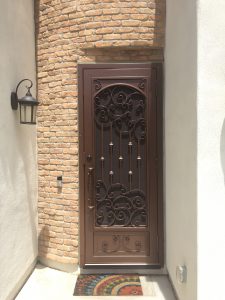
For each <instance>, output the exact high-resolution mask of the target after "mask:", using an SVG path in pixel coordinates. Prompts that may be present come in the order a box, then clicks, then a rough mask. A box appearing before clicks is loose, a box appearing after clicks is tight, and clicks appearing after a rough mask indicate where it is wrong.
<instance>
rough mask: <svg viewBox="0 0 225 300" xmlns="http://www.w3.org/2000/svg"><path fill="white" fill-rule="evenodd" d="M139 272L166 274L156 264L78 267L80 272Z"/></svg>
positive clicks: (89, 265) (165, 271)
mask: <svg viewBox="0 0 225 300" xmlns="http://www.w3.org/2000/svg"><path fill="white" fill-rule="evenodd" d="M127 273H129V274H139V275H167V274H168V273H167V270H166V268H165V267H163V268H161V267H159V266H158V265H156V266H154V265H147V264H146V265H143V264H142V265H138V264H137V265H135V264H132V265H125V264H124V265H115V264H101V265H98V264H86V265H85V266H84V267H83V268H80V274H127Z"/></svg>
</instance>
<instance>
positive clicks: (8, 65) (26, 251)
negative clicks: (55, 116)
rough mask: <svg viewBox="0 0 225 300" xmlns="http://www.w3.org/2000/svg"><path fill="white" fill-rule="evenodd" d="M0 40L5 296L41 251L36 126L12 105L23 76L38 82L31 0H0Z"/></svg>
mask: <svg viewBox="0 0 225 300" xmlns="http://www.w3.org/2000/svg"><path fill="white" fill-rule="evenodd" d="M0 41H1V42H0V44H1V46H0V95H1V101H0V102H1V109H0V141H1V142H0V298H1V299H2V300H5V299H12V298H13V296H14V295H15V292H17V290H18V288H20V287H21V284H22V283H23V280H24V278H25V276H27V275H28V273H29V271H30V270H31V268H32V266H33V263H34V261H35V259H36V256H37V232H36V221H37V207H36V206H37V188H36V182H37V178H36V171H37V166H36V127H35V126H28V125H20V124H19V114H18V112H15V111H13V110H12V109H11V105H10V94H11V91H13V90H15V88H16V85H17V83H18V82H19V81H20V80H21V79H23V78H26V77H28V78H31V79H32V80H34V81H35V44H34V19H33V4H32V1H30V0H18V1H13V0H9V1H3V0H1V1H0ZM24 92H25V91H21V93H24ZM32 92H33V95H35V88H34V89H32Z"/></svg>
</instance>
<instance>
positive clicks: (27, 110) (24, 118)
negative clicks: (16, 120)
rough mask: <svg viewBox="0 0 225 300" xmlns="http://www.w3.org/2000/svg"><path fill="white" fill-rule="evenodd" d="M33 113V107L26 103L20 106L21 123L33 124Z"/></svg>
mask: <svg viewBox="0 0 225 300" xmlns="http://www.w3.org/2000/svg"><path fill="white" fill-rule="evenodd" d="M31 111H32V106H31V105H27V104H24V103H21V104H20V123H21V124H27V123H31Z"/></svg>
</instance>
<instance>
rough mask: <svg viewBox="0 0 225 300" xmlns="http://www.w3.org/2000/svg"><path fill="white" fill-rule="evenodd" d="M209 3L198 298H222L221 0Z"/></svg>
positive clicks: (201, 51)
mask: <svg viewBox="0 0 225 300" xmlns="http://www.w3.org/2000/svg"><path fill="white" fill-rule="evenodd" d="M214 4H215V3H214ZM214 4H213V3H212V1H210V0H200V1H199V11H198V70H199V71H198V270H199V271H198V300H210V299H225V289H224V269H225V255H224V253H225V234H224V230H225V179H224V178H225V60H224V58H225V18H224V11H225V2H224V1H223V0H218V1H216V5H214Z"/></svg>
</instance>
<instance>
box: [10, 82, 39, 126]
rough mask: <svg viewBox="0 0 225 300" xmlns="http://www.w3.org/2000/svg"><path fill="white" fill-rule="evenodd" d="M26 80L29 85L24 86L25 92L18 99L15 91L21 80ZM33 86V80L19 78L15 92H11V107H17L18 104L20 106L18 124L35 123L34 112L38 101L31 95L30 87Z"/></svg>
mask: <svg viewBox="0 0 225 300" xmlns="http://www.w3.org/2000/svg"><path fill="white" fill-rule="evenodd" d="M25 80H28V81H29V82H30V86H26V88H27V93H26V95H25V96H24V97H22V98H21V99H18V95H17V91H18V88H19V86H20V84H21V83H22V82H24V81H25ZM32 86H33V82H32V81H31V80H30V79H23V80H21V81H20V82H19V83H18V85H17V87H16V92H12V93H11V107H12V109H14V110H17V109H18V104H19V106H20V124H36V113H37V106H38V101H37V100H36V99H34V98H33V97H32V95H31V92H30V89H31V88H32Z"/></svg>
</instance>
